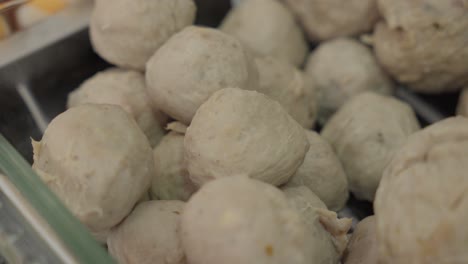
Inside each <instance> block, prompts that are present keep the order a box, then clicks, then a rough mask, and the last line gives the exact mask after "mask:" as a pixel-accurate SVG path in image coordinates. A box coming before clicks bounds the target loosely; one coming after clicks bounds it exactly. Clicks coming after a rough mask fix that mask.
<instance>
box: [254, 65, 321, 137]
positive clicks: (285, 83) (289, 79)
mask: <svg viewBox="0 0 468 264" xmlns="http://www.w3.org/2000/svg"><path fill="white" fill-rule="evenodd" d="M255 63H256V64H257V67H258V72H259V82H260V85H259V87H258V89H257V91H259V92H261V93H263V94H265V95H267V96H268V97H270V98H271V99H273V100H275V101H277V102H279V103H280V104H281V106H283V107H284V109H285V110H286V111H288V114H289V115H291V117H292V118H294V119H295V120H296V121H297V122H298V123H299V124H301V125H302V126H303V127H305V128H312V127H313V125H314V123H315V118H316V115H317V102H316V98H315V97H316V96H315V88H314V86H313V84H312V81H311V80H310V79H309V78H308V77H307V76H306V75H304V73H303V72H302V71H300V70H299V69H297V68H296V67H294V66H292V65H290V64H288V63H285V62H282V61H279V60H277V59H274V58H272V57H258V58H255Z"/></svg>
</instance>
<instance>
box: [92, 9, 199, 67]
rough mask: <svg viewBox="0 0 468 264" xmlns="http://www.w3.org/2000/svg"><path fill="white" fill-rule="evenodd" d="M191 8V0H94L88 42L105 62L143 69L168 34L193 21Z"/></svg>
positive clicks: (169, 35) (193, 13)
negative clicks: (89, 39)
mask: <svg viewBox="0 0 468 264" xmlns="http://www.w3.org/2000/svg"><path fill="white" fill-rule="evenodd" d="M195 11H196V7H195V4H194V3H193V0H153V1H147V0H97V1H95V6H94V10H93V13H92V16H91V22H90V35H91V42H92V44H93V47H94V50H95V51H96V52H97V53H98V54H99V55H100V56H101V57H103V58H104V59H105V60H107V61H108V62H110V63H112V64H115V65H118V66H120V67H124V68H132V69H136V70H140V71H143V70H144V69H145V64H146V62H147V61H148V59H149V58H150V57H151V56H152V55H153V54H154V52H155V51H156V50H157V49H158V48H159V47H161V45H162V44H163V43H164V42H166V40H167V39H169V37H171V36H172V35H173V34H175V33H176V32H178V31H180V30H182V29H183V28H184V27H186V26H188V25H191V24H192V23H193V21H194V19H195Z"/></svg>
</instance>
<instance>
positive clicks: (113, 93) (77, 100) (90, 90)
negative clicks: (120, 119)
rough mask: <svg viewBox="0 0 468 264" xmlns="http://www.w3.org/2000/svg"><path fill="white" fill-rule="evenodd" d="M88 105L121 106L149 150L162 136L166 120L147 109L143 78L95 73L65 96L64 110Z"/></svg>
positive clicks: (114, 72)
mask: <svg viewBox="0 0 468 264" xmlns="http://www.w3.org/2000/svg"><path fill="white" fill-rule="evenodd" d="M88 103H94V104H115V105H119V106H121V107H122V108H123V109H124V110H125V111H127V112H128V113H129V114H130V115H132V116H133V118H135V120H136V122H137V123H138V125H139V126H140V128H141V130H142V131H143V132H144V133H145V134H146V136H147V137H148V139H149V141H150V143H151V146H156V145H157V144H158V143H159V141H160V140H161V138H162V137H163V136H164V134H165V131H164V128H163V126H164V125H165V123H166V121H167V119H168V118H167V116H166V115H165V114H164V113H162V112H161V111H159V110H157V109H155V108H153V107H152V106H151V102H150V100H149V99H148V95H147V93H146V85H145V77H144V76H143V74H141V73H139V72H137V71H127V70H122V69H116V68H113V69H109V70H105V71H102V72H99V73H97V74H95V75H94V76H93V77H91V78H89V79H88V80H86V81H85V82H84V83H83V84H81V86H80V87H78V89H76V90H75V91H73V92H72V93H70V94H69V95H68V102H67V107H68V108H71V107H75V106H78V105H82V104H88Z"/></svg>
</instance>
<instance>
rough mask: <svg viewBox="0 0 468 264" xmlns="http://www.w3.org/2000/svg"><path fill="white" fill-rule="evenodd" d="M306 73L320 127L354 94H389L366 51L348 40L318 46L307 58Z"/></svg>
mask: <svg viewBox="0 0 468 264" xmlns="http://www.w3.org/2000/svg"><path fill="white" fill-rule="evenodd" d="M306 74H307V75H308V76H309V77H310V78H311V79H312V80H313V82H314V85H315V88H316V89H317V102H318V117H317V119H318V122H319V123H320V124H321V125H324V124H325V123H326V121H327V120H328V119H329V118H330V117H331V116H332V115H333V114H334V113H335V111H336V110H338V108H340V107H341V106H342V105H343V104H344V103H345V102H346V101H347V100H348V99H350V98H351V97H353V96H355V95H357V94H360V93H362V92H365V91H375V92H378V93H382V94H390V93H392V90H393V89H392V83H391V81H390V79H388V77H387V76H386V75H385V73H384V72H383V71H382V70H381V68H380V67H379V65H378V64H377V61H376V60H375V58H374V56H373V55H372V52H371V51H370V49H369V48H367V47H366V46H364V45H363V44H361V43H359V42H358V41H356V40H353V39H349V38H339V39H334V40H330V41H327V42H324V43H322V44H321V45H320V46H319V47H318V48H317V49H316V50H315V51H314V52H313V53H312V54H311V55H310V57H309V59H308V62H307V66H306Z"/></svg>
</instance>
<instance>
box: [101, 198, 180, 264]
mask: <svg viewBox="0 0 468 264" xmlns="http://www.w3.org/2000/svg"><path fill="white" fill-rule="evenodd" d="M184 206H185V204H184V203H183V202H181V201H149V202H144V203H142V204H139V205H138V206H137V207H136V208H135V210H133V212H132V213H131V214H130V215H129V216H128V217H127V218H125V220H124V221H123V222H122V224H120V225H119V226H118V227H116V228H114V229H113V230H112V231H111V233H110V234H109V237H108V238H107V246H108V249H109V253H110V254H111V256H112V257H114V258H115V259H116V260H117V263H119V264H159V263H160V264H185V263H186V261H185V254H184V250H183V249H182V242H181V241H180V238H179V236H180V215H181V214H182V211H183V209H184Z"/></svg>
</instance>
